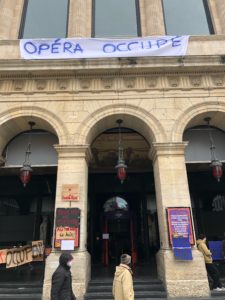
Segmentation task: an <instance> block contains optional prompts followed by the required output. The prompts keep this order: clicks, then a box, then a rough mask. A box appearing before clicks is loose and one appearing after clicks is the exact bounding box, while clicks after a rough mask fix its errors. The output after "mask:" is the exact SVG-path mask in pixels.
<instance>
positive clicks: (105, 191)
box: [88, 173, 159, 268]
mask: <svg viewBox="0 0 225 300" xmlns="http://www.w3.org/2000/svg"><path fill="white" fill-rule="evenodd" d="M115 198H117V199H122V200H123V201H126V202H127V204H128V209H127V210H121V209H118V207H117V208H116V209H115V210H114V211H111V212H110V213H111V215H110V216H109V215H107V213H106V212H105V209H104V208H105V205H106V203H107V201H110V200H111V199H115ZM88 220H89V224H88V226H89V231H88V232H89V235H88V251H89V252H90V254H91V257H92V263H93V264H95V265H96V264H97V265H101V266H105V267H110V266H115V265H117V264H118V263H119V258H120V255H121V254H122V253H129V254H131V255H132V260H133V263H134V264H136V265H140V264H148V263H151V262H153V261H154V263H153V264H154V268H155V253H156V251H157V250H158V249H159V234H158V223H157V216H156V203H155V191H154V178H153V174H152V173H142V174H138V173H130V174H129V173H128V177H127V179H126V180H125V182H124V183H123V184H121V183H120V181H119V180H118V178H117V177H116V174H90V175H89V218H88ZM105 255H108V258H107V259H106V258H105Z"/></svg>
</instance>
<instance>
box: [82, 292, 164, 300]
mask: <svg viewBox="0 0 225 300" xmlns="http://www.w3.org/2000/svg"><path fill="white" fill-rule="evenodd" d="M143 298H149V299H152V298H157V299H158V298H164V299H166V292H163V291H147V292H145V291H137V292H135V299H143ZM85 299H96V300H97V299H113V297H112V293H111V292H105V291H104V292H103V291H102V292H101V293H100V292H98V293H94V292H92V293H89V292H88V293H86V295H85Z"/></svg>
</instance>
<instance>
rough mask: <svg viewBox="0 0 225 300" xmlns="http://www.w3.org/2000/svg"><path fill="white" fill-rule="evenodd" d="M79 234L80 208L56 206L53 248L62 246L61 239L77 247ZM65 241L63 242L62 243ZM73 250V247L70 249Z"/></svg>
mask: <svg viewBox="0 0 225 300" xmlns="http://www.w3.org/2000/svg"><path fill="white" fill-rule="evenodd" d="M79 236H80V209H79V208H57V210H56V223H55V248H56V249H61V250H63V249H62V248H63V247H64V246H63V247H62V241H73V242H67V243H69V244H73V245H74V247H73V248H77V247H79ZM64 244H65V242H63V245H64ZM70 250H74V249H70Z"/></svg>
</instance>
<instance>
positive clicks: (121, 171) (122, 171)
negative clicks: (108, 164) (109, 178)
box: [115, 119, 127, 184]
mask: <svg viewBox="0 0 225 300" xmlns="http://www.w3.org/2000/svg"><path fill="white" fill-rule="evenodd" d="M116 123H117V124H118V127H119V143H118V161H117V165H116V166H115V168H116V169H117V177H118V179H119V180H120V182H121V184H122V183H123V182H124V180H125V179H126V177H127V172H126V168H127V165H126V164H125V160H124V157H123V145H122V136H121V124H122V123H123V120H121V119H118V120H117V121H116Z"/></svg>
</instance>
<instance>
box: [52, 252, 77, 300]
mask: <svg viewBox="0 0 225 300" xmlns="http://www.w3.org/2000/svg"><path fill="white" fill-rule="evenodd" d="M72 262H73V256H72V255H71V254H70V253H62V254H61V255H60V257H59V266H58V268H57V269H56V270H55V272H54V273H53V275H52V288H51V300H76V297H75V295H74V293H73V289H72V276H71V272H70V268H71V266H72Z"/></svg>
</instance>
